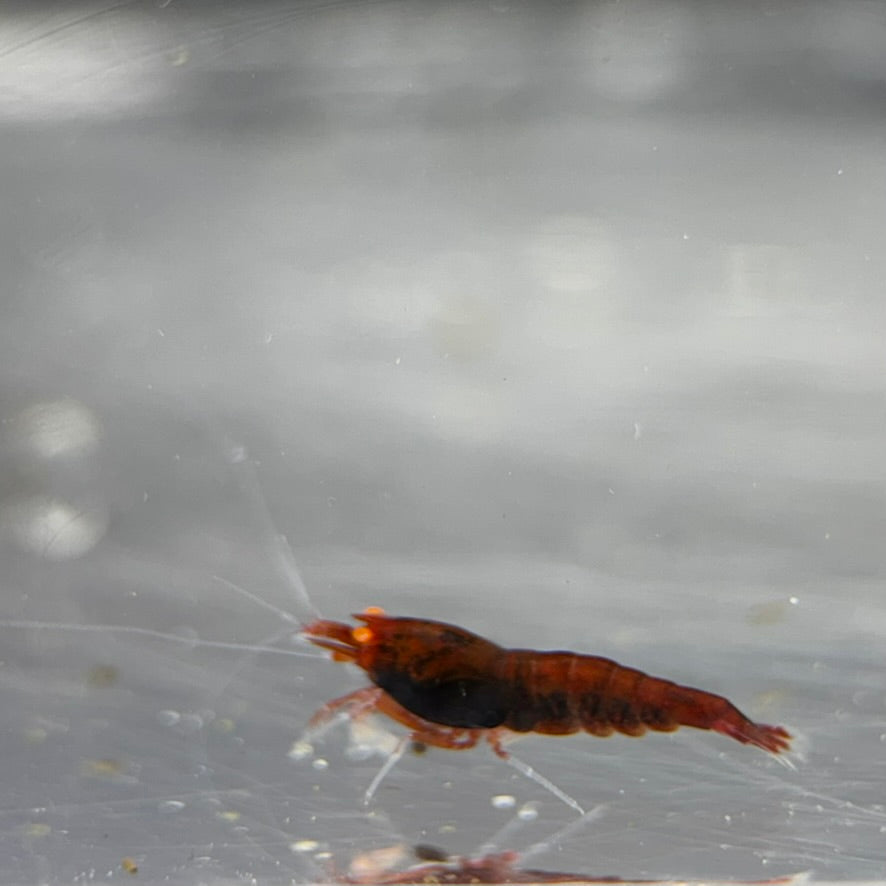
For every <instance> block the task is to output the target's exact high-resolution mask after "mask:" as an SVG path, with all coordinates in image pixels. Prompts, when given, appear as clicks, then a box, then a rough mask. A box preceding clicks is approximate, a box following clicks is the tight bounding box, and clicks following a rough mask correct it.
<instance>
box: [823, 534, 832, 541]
mask: <svg viewBox="0 0 886 886" xmlns="http://www.w3.org/2000/svg"><path fill="white" fill-rule="evenodd" d="M824 540H825V541H830V540H831V534H830V532H826V533H825V534H824Z"/></svg>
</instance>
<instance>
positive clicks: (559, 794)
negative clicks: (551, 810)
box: [505, 754, 585, 815]
mask: <svg viewBox="0 0 886 886" xmlns="http://www.w3.org/2000/svg"><path fill="white" fill-rule="evenodd" d="M505 759H506V761H507V763H509V764H510V765H511V766H513V767H514V769H516V770H517V771H518V772H522V773H523V775H525V776H526V777H527V778H531V779H532V780H533V781H534V782H536V784H540V785H541V786H542V787H543V788H544V789H545V790H546V791H550V793H552V794H553V795H554V796H555V797H556V798H557V799H558V800H562V801H563V802H564V803H565V804H566V805H567V806H569V807H570V808H571V809H574V810H575V811H576V812H577V813H578V814H579V815H584V814H585V811H584V809H582V807H581V806H580V805H579V804H578V801H577V800H575V799H573V798H572V797H570V796H569V794H567V793H566V792H565V791H564V790H562V789H561V788H558V787H557V785H555V784H554V783H553V782H552V781H550V780H549V779H547V778H545V777H544V776H543V775H541V774H540V773H538V772H536V771H535V770H534V769H533V768H532V767H531V766H530V765H529V764H528V763H524V762H523V761H522V760H521V759H519V757H515V756H514V755H513V754H509V755H508V756H507V757H506V758H505Z"/></svg>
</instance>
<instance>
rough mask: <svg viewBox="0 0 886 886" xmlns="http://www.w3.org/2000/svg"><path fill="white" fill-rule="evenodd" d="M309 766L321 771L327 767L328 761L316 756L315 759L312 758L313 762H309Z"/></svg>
mask: <svg viewBox="0 0 886 886" xmlns="http://www.w3.org/2000/svg"><path fill="white" fill-rule="evenodd" d="M311 766H313V767H314V769H316V770H317V772H323V771H324V770H326V769H328V768H329V761H328V760H324V759H323V757H317V759H316V760H314V762H313V763H311Z"/></svg>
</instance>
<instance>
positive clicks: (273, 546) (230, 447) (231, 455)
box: [224, 437, 320, 621]
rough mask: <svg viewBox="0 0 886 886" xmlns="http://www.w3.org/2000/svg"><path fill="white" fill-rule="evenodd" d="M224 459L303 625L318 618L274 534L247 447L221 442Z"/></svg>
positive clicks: (284, 543) (281, 538)
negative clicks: (260, 529)
mask: <svg viewBox="0 0 886 886" xmlns="http://www.w3.org/2000/svg"><path fill="white" fill-rule="evenodd" d="M224 447H225V457H226V459H227V462H228V464H229V465H230V467H231V473H232V474H233V475H234V479H235V480H236V481H237V485H238V486H239V488H240V493H241V494H242V496H243V498H244V499H245V500H246V501H247V503H248V505H249V508H250V510H251V511H252V513H253V516H254V517H255V519H256V522H258V523H259V524H260V526H261V528H262V537H263V539H264V541H265V547H266V549H267V553H268V557H269V559H270V560H271V561H272V562H273V563H274V565H275V566H276V567H277V569H278V570H279V572H280V574H281V575H282V576H283V577H284V578H285V579H286V581H287V583H288V585H289V588H290V590H291V591H293V592H294V596H295V599H296V601H297V602H298V604H299V606H300V607H301V608H302V609H303V610H304V611H305V613H307V614H308V617H306V618H304V619H303V621H312V620H313V619H315V618H319V617H320V612H319V610H318V609H317V607H316V606H314V604H313V603H312V602H311V597H310V594H308V589H307V587H306V586H305V583H304V581H303V579H302V577H301V573H300V572H299V569H298V565H297V563H296V562H295V555H294V554H293V553H292V548H291V547H290V545H289V541H288V540H287V539H286V536H285V535H283V534H282V533H280V532H279V531H278V530H277V525H276V523H274V518H273V517H272V516H271V511H270V508H269V507H268V503H267V500H266V499H265V496H264V495H263V493H262V491H261V484H260V483H259V480H258V476H257V475H256V471H255V462H254V461H253V460H252V459H251V458H250V457H249V452H248V450H247V449H246V447H245V446H244V445H242V444H240V443H236V442H235V441H234V440H233V439H231V438H230V437H226V438H225V441H224Z"/></svg>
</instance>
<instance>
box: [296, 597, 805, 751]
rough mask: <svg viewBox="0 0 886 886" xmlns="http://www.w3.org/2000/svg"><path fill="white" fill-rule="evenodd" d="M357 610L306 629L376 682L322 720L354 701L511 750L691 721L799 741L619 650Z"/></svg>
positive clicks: (748, 739) (469, 742)
mask: <svg viewBox="0 0 886 886" xmlns="http://www.w3.org/2000/svg"><path fill="white" fill-rule="evenodd" d="M354 618H356V619H357V620H358V621H361V622H363V624H362V625H360V626H357V627H352V626H351V625H348V624H345V623H343V622H336V621H327V620H325V619H320V620H318V621H314V622H312V623H311V624H309V625H307V627H305V629H304V632H305V634H306V635H307V637H308V639H309V640H310V641H311V642H312V643H314V644H316V645H317V646H321V647H323V648H324V649H328V650H331V651H332V653H333V659H334V660H336V661H343V662H353V663H354V664H356V665H358V666H359V667H361V668H362V669H363V670H364V671H366V674H367V675H368V677H369V679H370V680H371V681H372V682H373V683H374V684H375V686H374V687H369V688H366V689H362V690H358V691H357V692H353V693H351V694H349V695H347V696H344V697H343V698H339V699H336V700H334V701H331V702H328V703H327V704H326V705H324V707H323V708H321V709H320V711H318V712H317V714H315V716H314V718H313V719H312V721H311V725H312V726H316V725H318V724H320V723H322V722H325V721H326V720H328V719H329V718H330V717H331V716H332V714H333V713H334V712H336V711H338V710H342V709H345V710H347V711H349V712H350V713H351V714H352V715H353V716H361V715H364V714H368V713H370V712H372V711H378V712H380V713H382V714H385V715H387V716H388V717H390V718H392V719H393V720H396V721H397V722H398V723H401V724H402V725H404V726H406V727H407V729H409V730H410V732H411V737H412V739H413V741H415V742H420V743H423V744H427V745H432V746H435V747H441V748H452V749H463V748H470V747H473V746H474V745H476V744H477V742H478V741H479V740H480V739H481V738H483V737H485V738H486V740H487V741H488V742H489V744H490V745H491V746H492V748H493V750H494V751H495V752H496V753H497V754H498V755H499V756H500V757H503V758H505V759H507V758H508V754H507V751H505V750H504V747H503V745H502V742H503V740H504V739H506V738H508V737H510V736H511V735H512V734H513V733H525V732H538V733H542V734H544V735H569V734H572V733H575V732H579V731H581V730H584V731H585V732H588V733H590V734H591V735H595V736H600V737H603V736H607V735H611V734H612V733H613V732H621V733H624V734H625V735H631V736H640V735H643V734H644V733H645V732H646V731H647V730H649V729H651V730H654V731H656V732H672V731H674V730H675V729H677V728H678V727H680V726H692V727H694V728H696V729H710V730H713V731H714V732H719V733H721V734H723V735H727V736H729V737H730V738H734V739H735V740H736V741H739V742H741V743H742V744H751V745H754V746H756V747H758V748H762V749H763V750H765V751H769V752H770V753H773V754H778V753H781V752H782V751H787V750H788V749H789V748H790V742H791V734H790V733H789V732H788V731H787V730H786V729H784V728H783V727H781V726H767V725H764V724H760V723H754V722H753V721H752V720H750V719H749V718H748V717H746V716H745V715H744V714H743V713H742V712H741V711H740V710H739V709H738V708H736V707H735V705H733V704H732V703H731V702H729V701H728V700H727V699H725V698H723V697H721V696H719V695H714V694H713V693H711V692H705V691H704V690H701V689H692V688H690V687H688V686H680V685H679V684H677V683H672V682H671V681H670V680H664V679H661V678H659V677H651V676H649V675H648V674H644V673H643V672H642V671H638V670H635V669H634V668H628V667H624V666H622V665H619V664H617V663H616V662H614V661H611V660H610V659H607V658H600V657H597V656H592V655H580V654H578V653H574V652H536V651H534V650H529V649H503V648H502V647H501V646H498V645H496V644H495V643H492V642H491V641H489V640H486V639H484V638H483V637H479V636H477V635H476V634H473V633H471V632H470V631H466V630H465V629H464V628H460V627H456V626H455V625H450V624H445V623H443V622H438V621H428V620H425V619H420V618H395V617H391V616H387V615H385V614H384V612H383V611H382V610H381V609H378V608H377V607H370V608H368V609H367V610H366V611H365V612H364V613H363V614H361V615H354Z"/></svg>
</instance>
